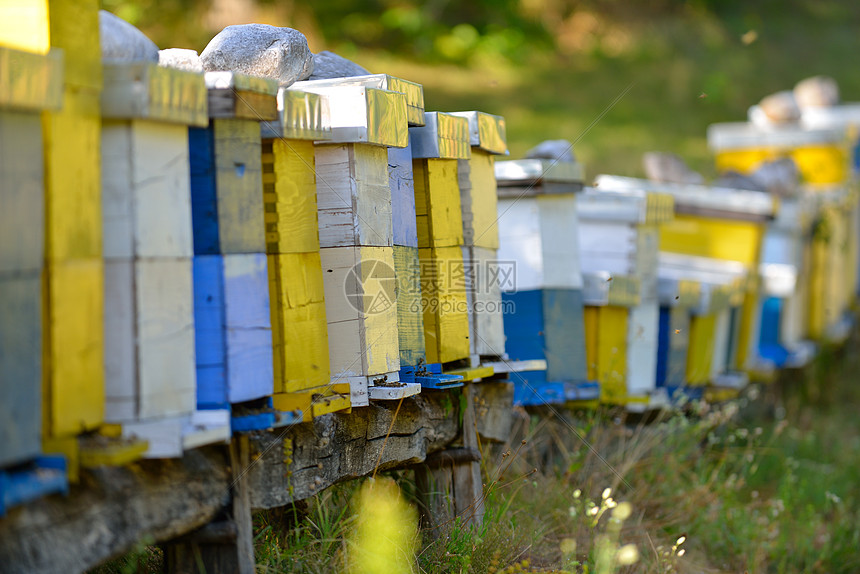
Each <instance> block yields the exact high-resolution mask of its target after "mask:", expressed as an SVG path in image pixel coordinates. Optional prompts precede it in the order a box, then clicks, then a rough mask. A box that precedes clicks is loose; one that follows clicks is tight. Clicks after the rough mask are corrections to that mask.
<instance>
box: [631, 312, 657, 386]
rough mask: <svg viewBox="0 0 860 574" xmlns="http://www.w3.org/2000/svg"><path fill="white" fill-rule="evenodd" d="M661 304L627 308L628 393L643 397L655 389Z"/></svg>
mask: <svg viewBox="0 0 860 574" xmlns="http://www.w3.org/2000/svg"><path fill="white" fill-rule="evenodd" d="M659 323H660V304H659V303H658V302H657V301H656V300H654V301H649V302H642V303H641V304H640V305H636V306H635V307H632V308H631V309H630V315H629V318H628V324H627V373H626V378H627V392H628V393H629V394H631V395H640V396H646V395H648V394H649V393H652V392H653V391H654V389H655V388H656V386H657V344H658V334H659Z"/></svg>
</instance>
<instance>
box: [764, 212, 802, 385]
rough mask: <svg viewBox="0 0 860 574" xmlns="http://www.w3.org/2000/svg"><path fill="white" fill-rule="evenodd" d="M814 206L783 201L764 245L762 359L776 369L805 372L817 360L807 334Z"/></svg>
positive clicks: (769, 227)
mask: <svg viewBox="0 0 860 574" xmlns="http://www.w3.org/2000/svg"><path fill="white" fill-rule="evenodd" d="M814 212H815V208H814V205H812V203H811V202H810V201H809V198H805V197H803V196H801V197H794V198H783V199H782V200H781V202H780V209H779V213H778V214H777V216H776V219H775V220H774V221H772V222H771V223H770V225H769V226H768V229H767V232H766V233H765V236H764V242H763V245H762V258H761V259H762V260H761V265H760V267H759V273H760V274H761V277H762V301H761V334H760V337H759V342H758V345H759V353H760V354H761V355H762V356H763V357H764V358H765V359H768V360H771V361H773V362H774V364H775V365H776V366H777V367H793V368H797V367H802V366H803V365H805V364H806V363H808V362H809V361H810V360H811V359H812V356H813V355H814V345H813V344H812V343H811V342H810V341H808V340H806V337H807V334H808V332H809V329H808V320H807V319H808V317H807V315H808V313H807V302H808V298H809V276H810V273H809V265H810V261H809V259H810V249H809V248H810V244H809V243H810V235H811V231H812V230H811V228H812V218H813V214H814Z"/></svg>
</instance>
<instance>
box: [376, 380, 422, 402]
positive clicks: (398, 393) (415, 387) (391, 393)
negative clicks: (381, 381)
mask: <svg viewBox="0 0 860 574" xmlns="http://www.w3.org/2000/svg"><path fill="white" fill-rule="evenodd" d="M367 391H368V394H369V396H370V400H372V401H393V400H398V399H403V398H406V397H411V396H412V395H417V394H418V393H420V392H421V385H420V384H419V383H403V386H400V387H384V386H377V385H374V386H370V387H368V389H367Z"/></svg>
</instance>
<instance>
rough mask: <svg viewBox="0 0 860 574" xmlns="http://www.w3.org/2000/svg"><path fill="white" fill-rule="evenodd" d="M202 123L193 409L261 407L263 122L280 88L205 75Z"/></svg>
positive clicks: (194, 173) (266, 328)
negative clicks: (204, 119) (205, 121)
mask: <svg viewBox="0 0 860 574" xmlns="http://www.w3.org/2000/svg"><path fill="white" fill-rule="evenodd" d="M205 80H206V88H207V101H208V112H209V114H208V116H209V121H208V125H207V127H205V128H191V129H190V130H189V138H188V141H189V150H190V157H191V208H192V221H193V239H194V261H193V269H194V322H195V331H196V334H195V343H196V363H197V367H196V370H197V405H198V407H200V408H202V409H231V410H232V411H233V413H234V422H233V425H234V428H238V427H237V425H241V428H243V429H244V428H245V427H246V423H250V421H256V423H253V424H257V425H258V426H260V427H266V426H271V424H272V423H273V421H274V415H273V414H271V413H267V414H264V415H260V416H259V418H254V415H251V414H247V411H244V410H243V411H242V414H243V415H245V416H247V417H248V418H246V419H244V420H243V421H239V420H238V419H237V417H236V414H237V411H236V407H235V405H237V404H239V403H248V402H249V401H256V402H254V403H252V404H253V406H254V407H266V406H267V404H268V400H269V399H268V397H269V396H270V395H271V394H272V392H273V388H274V383H273V378H274V375H273V369H274V367H273V358H272V354H273V351H272V329H271V316H270V302H269V274H268V264H267V259H266V235H265V225H264V220H265V217H264V209H263V171H262V161H261V157H262V154H261V140H260V129H261V128H260V122H262V121H274V120H276V119H277V117H278V114H277V100H276V94H277V83H276V82H274V81H273V80H267V79H263V78H254V77H250V76H245V75H243V74H238V73H235V72H208V73H206V75H205Z"/></svg>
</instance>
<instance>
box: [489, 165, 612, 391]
mask: <svg viewBox="0 0 860 574" xmlns="http://www.w3.org/2000/svg"><path fill="white" fill-rule="evenodd" d="M582 171H583V170H582V166H581V165H579V164H576V163H554V162H549V161H546V160H515V161H499V162H496V164H495V173H496V180H497V182H498V198H499V199H498V214H499V226H498V227H499V252H498V260H499V261H500V262H511V265H510V266H509V268H508V277H509V279H508V280H506V281H504V282H503V283H502V284H501V289H502V301H503V304H504V305H505V313H504V315H503V317H504V327H505V351H506V353H507V354H508V355H509V357H510V361H503V362H502V364H501V365H499V366H498V367H496V369H497V371H498V370H502V369H504V370H507V371H508V372H512V374H511V379H512V380H513V381H514V384H515V397H514V398H515V401H516V402H517V404H542V403H544V402H565V401H567V400H594V399H597V398H598V396H599V387H598V385H597V384H596V383H595V382H593V380H592V381H589V377H588V373H587V368H586V349H585V347H586V345H585V328H584V325H583V305H582V288H583V282H582V270H581V266H580V254H579V230H578V225H577V217H576V195H577V194H578V192H580V191H581V190H582V189H583V186H582V177H583V173H582ZM521 362H522V365H520V364H519V363H521Z"/></svg>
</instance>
